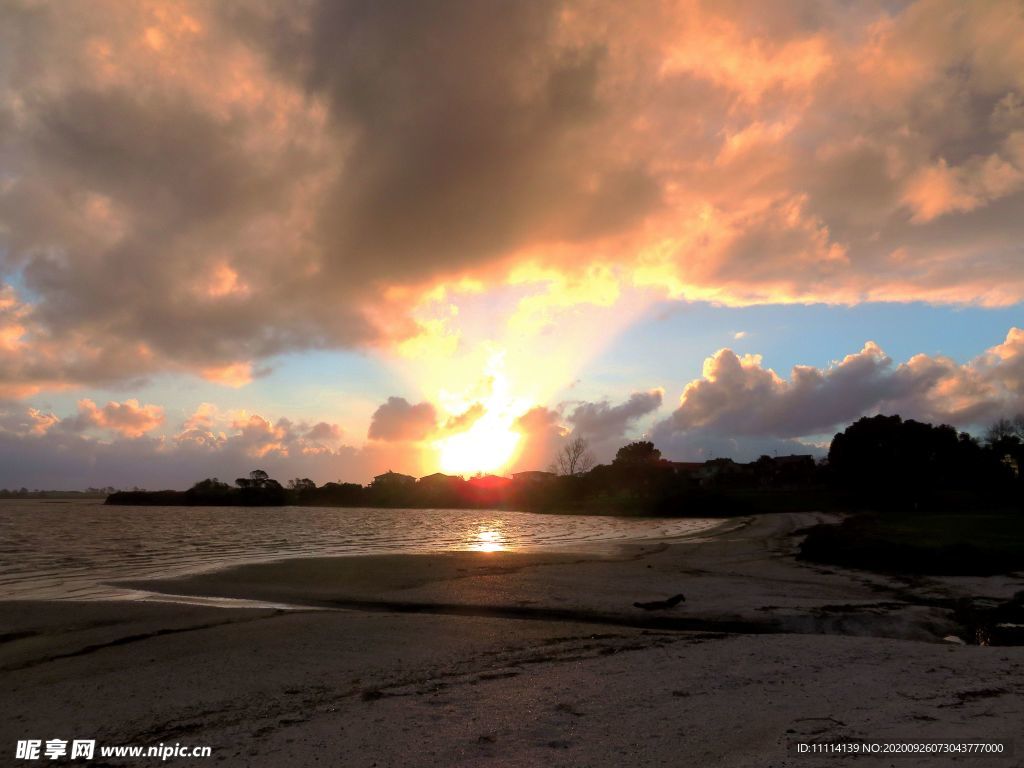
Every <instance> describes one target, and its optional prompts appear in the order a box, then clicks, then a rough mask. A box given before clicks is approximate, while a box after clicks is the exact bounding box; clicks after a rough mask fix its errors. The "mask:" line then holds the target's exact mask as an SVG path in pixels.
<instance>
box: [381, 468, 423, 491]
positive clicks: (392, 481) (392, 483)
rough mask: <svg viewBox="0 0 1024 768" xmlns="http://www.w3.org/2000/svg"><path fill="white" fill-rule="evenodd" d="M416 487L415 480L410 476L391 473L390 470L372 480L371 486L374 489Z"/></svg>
mask: <svg viewBox="0 0 1024 768" xmlns="http://www.w3.org/2000/svg"><path fill="white" fill-rule="evenodd" d="M413 485H416V478H415V477H413V476H412V475H403V474H401V473H400V472H392V471H391V470H390V469H389V470H388V471H387V472H385V473H384V474H383V475H377V476H376V477H374V478H373V482H372V483H371V486H372V487H374V488H408V487H409V486H413Z"/></svg>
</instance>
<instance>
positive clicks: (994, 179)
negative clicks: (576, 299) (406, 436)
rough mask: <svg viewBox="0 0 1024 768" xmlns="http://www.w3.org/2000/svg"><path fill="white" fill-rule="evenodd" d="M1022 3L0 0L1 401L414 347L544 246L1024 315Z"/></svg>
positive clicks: (571, 267)
mask: <svg viewBox="0 0 1024 768" xmlns="http://www.w3.org/2000/svg"><path fill="white" fill-rule="evenodd" d="M1013 7H1014V6H1012V4H1011V5H1007V4H1002V3H975V4H971V5H969V6H967V7H964V8H957V9H956V10H955V11H954V10H952V9H951V8H950V7H949V6H948V5H945V4H943V3H942V2H939V1H938V0H919V1H918V2H912V3H907V4H901V5H899V6H894V7H889V6H886V5H885V4H882V5H875V4H871V5H867V6H865V5H863V4H849V3H843V2H826V3H815V4H812V5H810V6H807V5H805V4H803V3H797V4H788V5H787V6H785V7H782V6H778V5H777V4H768V5H765V4H763V3H745V2H738V3H729V4H718V5H714V4H694V5H692V6H687V7H686V8H684V9H680V8H679V7H678V6H677V5H675V4H670V3H665V4H661V3H654V4H651V5H650V6H649V7H648V8H646V9H645V12H644V13H636V12H634V11H633V10H631V9H627V8H626V7H625V6H622V5H621V4H611V3H604V2H600V1H599V0H595V1H594V2H588V3H584V4H582V5H581V4H562V3H531V2H520V3H498V4H494V3H474V2H455V1H454V0H452V1H445V2H435V3H429V4H421V3H412V4H411V3H403V2H392V1H387V2H379V1H377V2H370V1H369V0H349V1H346V2H335V1H334V0H311V2H307V3H299V4H294V3H291V4H289V3H276V2H245V3H241V2H226V3H218V4H208V3H199V2H195V3H193V2H182V3H180V4H175V5H174V6H173V7H166V6H164V5H163V4H157V5H149V4H146V3H138V4H124V3H120V2H116V0H108V1H104V0H97V2H95V3H90V4H89V5H84V4H68V3H57V2H54V3H47V2H39V3H21V2H14V3H5V4H4V5H3V7H2V8H0V281H2V285H3V286H6V287H2V288H0V290H2V291H4V295H7V293H8V292H12V291H13V290H14V288H16V289H17V293H16V295H15V297H14V299H13V300H14V301H16V302H17V307H18V312H19V314H18V317H17V319H16V322H13V323H12V325H9V326H7V327H6V328H5V327H3V326H0V334H3V335H0V341H2V340H3V339H6V338H14V333H15V331H11V330H10V328H12V327H14V326H15V325H16V326H17V327H18V328H19V329H20V330H19V331H18V336H17V339H18V342H19V343H18V345H13V344H3V343H0V379H2V381H3V384H4V386H3V391H2V392H0V394H18V393H21V394H24V393H26V392H31V391H32V390H33V389H39V388H50V387H57V386H65V385H74V384H78V383H109V382H115V381H117V382H125V381H133V380H138V379H141V378H143V377H145V376H148V375H151V374H153V373H155V372H159V371H190V372H195V373H199V374H200V375H208V376H209V377H210V378H211V379H213V380H223V379H220V378H218V371H222V370H223V369H225V368H229V367H231V366H244V365H249V366H250V368H249V370H251V371H254V372H256V373H258V372H259V371H260V370H264V369H261V368H260V367H259V365H258V361H259V359H261V358H268V357H272V356H275V355H279V354H282V353H285V352H292V351H297V350H303V349H310V348H339V347H354V346H360V345H374V344H384V343H389V342H392V341H394V340H396V339H401V338H404V337H407V336H408V335H410V334H413V333H415V332H416V330H417V325H416V323H415V322H414V321H413V318H412V313H411V311H410V307H411V306H412V305H414V304H415V303H416V298H417V297H418V296H419V295H420V294H419V292H420V291H422V290H423V289H425V288H427V287H430V284H432V283H435V282H436V281H439V280H443V279H448V278H455V277H459V276H462V275H465V274H470V275H473V276H476V277H479V278H481V279H483V280H485V281H486V282H487V283H488V284H493V283H495V282H500V281H502V280H504V279H505V277H506V272H507V266H508V265H509V264H510V263H512V262H517V261H519V260H521V259H524V258H526V257H529V259H530V260H533V261H536V262H538V263H540V264H541V265H542V266H545V267H550V268H552V269H554V270H555V271H556V272H557V271H562V272H567V273H568V272H580V271H584V272H585V271H586V269H587V268H588V267H590V266H593V265H594V263H595V262H600V263H602V264H608V263H614V264H615V266H616V267H617V269H618V270H619V272H618V273H617V274H620V275H621V277H622V279H624V280H625V281H626V282H636V283H638V284H641V285H648V286H654V287H656V288H657V289H658V290H666V289H667V290H669V291H670V292H672V293H673V294H675V295H680V296H684V297H688V298H701V299H713V300H716V301H721V302H723V303H727V304H736V303H750V302H793V301H823V300H824V301H831V302H849V303H853V302H859V301H863V300H866V299H872V300H896V301H908V300H928V301H934V302H954V303H964V302H976V303H983V304H988V305H1006V304H1010V303H1014V302H1018V301H1020V300H1021V299H1022V298H1024V272H1022V271H1021V269H1020V262H1021V255H1022V253H1021V243H1022V242H1024V219H1022V218H1021V217H1020V216H1018V215H1016V212H1017V211H1018V210H1019V209H1020V207H1021V205H1022V203H1024V107H1022V106H1021V105H1022V104H1024V97H1022V94H1024V76H1022V74H1021V73H1022V72H1024V60H1022V56H1024V54H1022V49H1021V48H1020V46H1019V45H1017V41H1018V40H1019V39H1021V38H1022V37H1024V18H1022V17H1021V14H1019V13H1017V12H1011V11H1010V10H1009V9H1011V8H1013ZM637 266H639V267H642V269H641V270H635V269H634V268H635V267H637ZM631 278H632V279H631ZM396 288H404V289H407V290H406V291H405V292H404V293H402V292H398V293H396V292H395V290H393V289H396ZM398 294H400V295H401V298H399V299H396V298H394V297H395V296H396V295H398ZM6 322H7V318H6V317H5V315H4V311H3V307H2V306H0V324H2V323H6ZM254 363H255V364H256V367H255V368H253V367H252V364H254ZM237 370H241V368H238V369H237ZM229 380H233V381H238V380H240V379H239V378H238V377H229Z"/></svg>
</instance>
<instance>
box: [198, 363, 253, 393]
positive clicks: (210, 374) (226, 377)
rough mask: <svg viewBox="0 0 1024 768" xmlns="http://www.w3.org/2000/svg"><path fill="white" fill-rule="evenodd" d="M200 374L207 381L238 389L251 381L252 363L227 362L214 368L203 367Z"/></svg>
mask: <svg viewBox="0 0 1024 768" xmlns="http://www.w3.org/2000/svg"><path fill="white" fill-rule="evenodd" d="M201 375H202V377H203V378H204V379H206V380H207V381H212V382H215V383H217V384H222V385H224V386H225V387H233V388H234V389H238V388H239V387H244V386H245V385H246V384H248V383H249V382H251V381H252V378H253V370H252V363H229V364H228V365H223V366H219V367H215V368H203V369H202V371H201Z"/></svg>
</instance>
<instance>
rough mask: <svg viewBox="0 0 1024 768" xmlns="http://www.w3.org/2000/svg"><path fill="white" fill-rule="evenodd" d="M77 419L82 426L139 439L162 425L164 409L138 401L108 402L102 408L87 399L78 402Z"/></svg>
mask: <svg viewBox="0 0 1024 768" xmlns="http://www.w3.org/2000/svg"><path fill="white" fill-rule="evenodd" d="M77 419H78V420H79V422H80V423H81V424H83V425H88V426H95V427H99V428H100V429H109V430H111V431H112V432H116V433H118V434H120V435H122V436H123V437H141V436H142V435H144V434H146V433H147V432H150V431H152V430H154V429H156V428H157V427H159V426H160V425H161V424H163V423H164V409H163V408H161V407H160V406H158V405H141V404H140V403H139V401H138V400H135V399H130V400H125V401H124V402H123V403H118V402H115V401H110V402H108V403H107V404H106V405H105V406H103V407H102V408H100V407H98V406H97V405H96V403H94V402H93V401H92V400H89V399H83V400H79V401H78V417H77Z"/></svg>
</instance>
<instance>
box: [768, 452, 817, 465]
mask: <svg viewBox="0 0 1024 768" xmlns="http://www.w3.org/2000/svg"><path fill="white" fill-rule="evenodd" d="M775 463H776V464H808V463H810V464H812V465H813V464H814V456H812V455H811V454H809V453H793V454H790V455H789V456H776V457H775Z"/></svg>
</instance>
